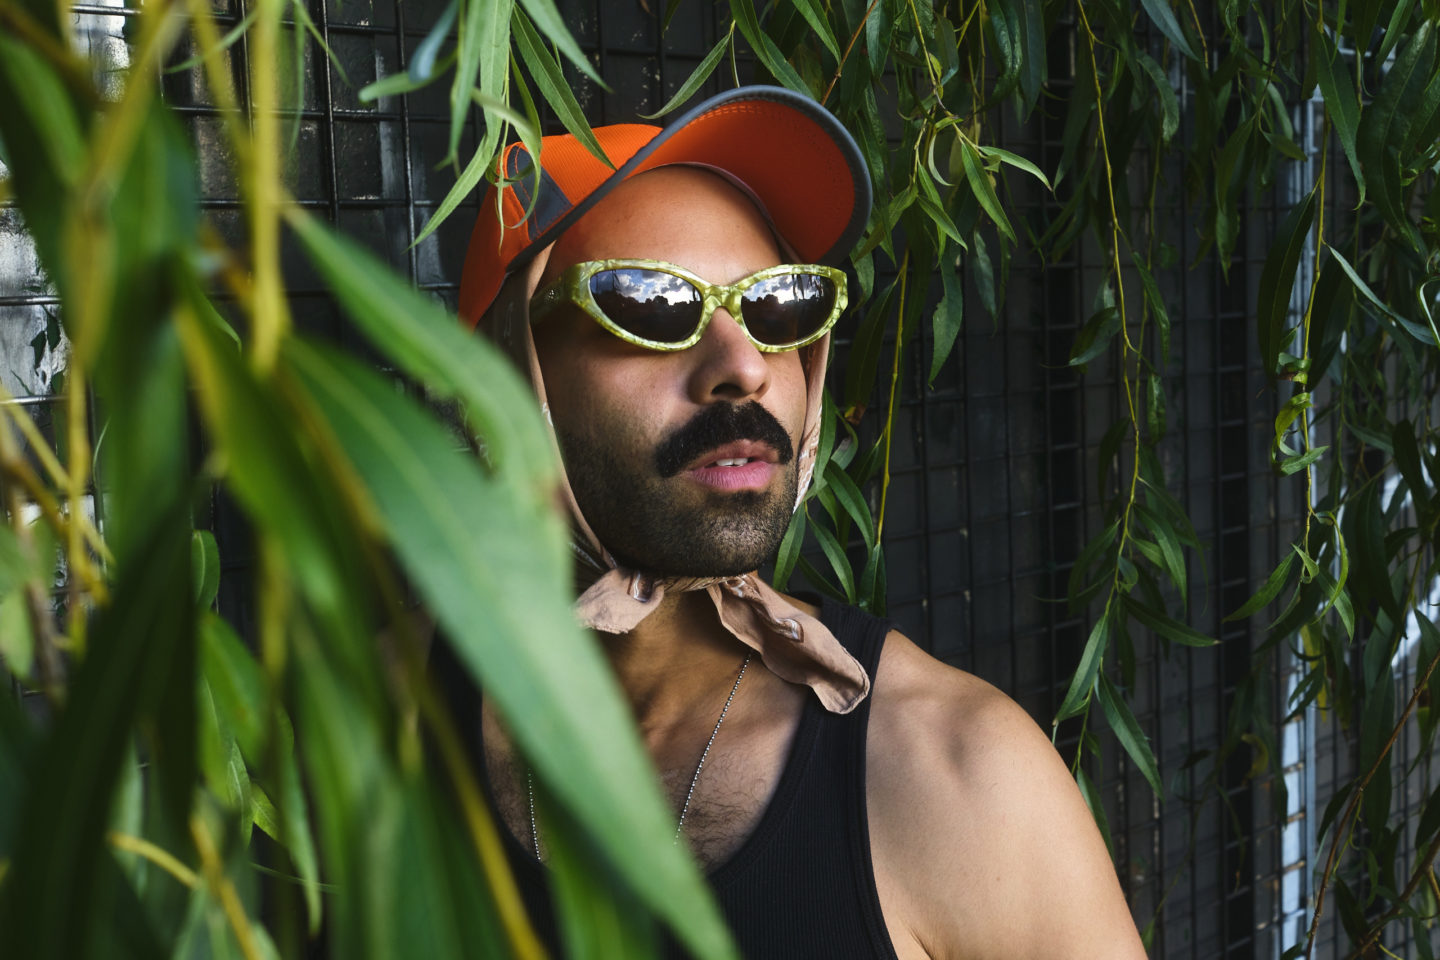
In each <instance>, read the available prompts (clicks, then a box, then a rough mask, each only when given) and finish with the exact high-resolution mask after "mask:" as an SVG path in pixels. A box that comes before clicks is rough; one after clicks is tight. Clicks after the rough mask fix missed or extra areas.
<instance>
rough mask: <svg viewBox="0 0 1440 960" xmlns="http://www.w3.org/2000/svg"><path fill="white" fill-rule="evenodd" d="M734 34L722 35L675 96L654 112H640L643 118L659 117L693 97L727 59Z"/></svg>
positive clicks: (652, 118)
mask: <svg viewBox="0 0 1440 960" xmlns="http://www.w3.org/2000/svg"><path fill="white" fill-rule="evenodd" d="M734 36H735V34H734V32H733V31H731V32H727V33H726V34H725V36H723V37H721V38H720V40H719V41H718V42H717V43H716V44H715V46H714V47H712V48H710V52H709V53H707V54H705V59H704V60H701V61H700V65H699V66H697V67H696V68H695V69H694V71H692V72H691V74H690V76H688V77H686V78H685V82H684V83H682V84H680V89H679V90H676V91H675V96H673V97H671V98H670V101H669V102H668V103H666V104H665V106H663V107H661V108H660V109H659V110H656V111H655V112H654V113H642V114H640V117H641V119H643V120H654V119H656V118H657V117H663V116H665V114H667V113H669V112H670V111H671V110H674V109H675V108H676V107H678V106H680V105H681V104H682V103H684V102H685V101H686V100H689V99H690V98H691V97H693V96H694V95H695V91H696V90H699V89H700V87H701V86H703V85H704V83H705V81H706V80H709V79H710V74H712V73H714V72H715V68H716V67H717V66H719V65H720V61H721V60H723V59H725V51H726V50H728V49H729V47H730V44H731V42H732V40H733V39H734Z"/></svg>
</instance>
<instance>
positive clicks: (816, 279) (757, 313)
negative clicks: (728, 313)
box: [740, 273, 835, 346]
mask: <svg viewBox="0 0 1440 960" xmlns="http://www.w3.org/2000/svg"><path fill="white" fill-rule="evenodd" d="M741 301H742V302H741V306H740V312H741V313H742V314H743V315H744V317H745V329H746V330H749V331H750V335H751V336H752V337H754V338H755V339H756V340H759V341H760V342H761V343H768V344H771V345H774V346H781V345H784V344H789V343H795V342H797V341H799V340H804V339H805V338H806V337H809V336H810V335H811V334H813V333H815V331H817V330H819V329H820V328H821V327H823V326H824V325H825V321H826V320H828V319H830V313H831V311H832V310H833V309H834V308H835V284H834V283H832V282H831V280H830V278H829V277H823V276H820V275H818V274H809V273H802V274H786V275H784V276H779V277H770V278H769V279H767V280H761V281H760V282H759V283H757V284H755V285H753V286H751V287H750V288H749V289H747V290H746V291H745V293H744V295H743V296H742V298H741Z"/></svg>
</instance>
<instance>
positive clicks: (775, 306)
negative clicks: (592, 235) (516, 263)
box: [530, 260, 849, 353]
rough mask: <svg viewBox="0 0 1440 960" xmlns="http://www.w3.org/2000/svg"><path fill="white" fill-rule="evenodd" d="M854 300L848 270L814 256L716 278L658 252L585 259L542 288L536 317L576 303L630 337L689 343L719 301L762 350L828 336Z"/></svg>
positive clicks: (679, 345)
mask: <svg viewBox="0 0 1440 960" xmlns="http://www.w3.org/2000/svg"><path fill="white" fill-rule="evenodd" d="M848 300H849V297H848V295H847V293H846V289H845V271H843V270H841V269H840V268H838V267H827V266H822V265H819V264H813V263H783V264H780V265H779V266H775V267H766V268H765V269H764V270H761V271H759V272H758V273H752V274H750V276H748V277H745V278H744V279H743V280H737V281H735V282H734V283H722V284H715V283H707V282H706V281H704V280H702V279H700V278H699V277H697V276H695V274H693V273H691V272H690V271H688V270H686V269H684V268H683V267H677V266H675V265H674V264H673V263H665V262H663V261H660V260H586V261H583V262H581V263H577V264H575V265H573V266H571V267H568V268H566V270H565V272H563V273H561V274H560V276H558V277H556V278H555V279H554V280H552V281H550V282H549V283H547V284H546V285H545V286H544V287H542V288H540V289H539V290H538V291H536V293H535V296H534V297H533V298H531V300H530V319H531V322H532V323H538V322H539V321H540V320H542V319H544V318H545V317H546V316H547V315H549V314H550V313H552V312H554V311H555V310H556V309H558V308H559V307H561V306H563V305H564V304H574V305H575V306H577V307H579V308H580V309H581V310H583V311H585V313H587V314H589V315H590V316H591V317H593V318H594V319H595V321H596V322H597V323H599V324H600V325H601V326H602V327H604V328H605V329H606V330H609V331H610V332H611V333H613V334H615V336H617V337H619V338H620V339H621V340H624V341H625V342H626V343H633V344H635V345H636V346H639V347H648V348H649V349H651V350H684V349H685V348H686V347H693V346H694V345H695V344H697V343H699V342H700V337H701V336H703V335H704V333H705V328H706V327H707V326H708V325H709V324H710V318H711V317H712V316H714V315H715V310H716V308H717V307H724V308H725V311H726V312H727V313H729V314H730V316H732V317H734V318H735V320H736V321H737V322H738V323H739V324H740V326H741V327H742V328H743V329H744V331H745V335H746V336H747V337H749V338H750V342H751V343H753V344H754V345H755V348H756V349H757V350H760V351H761V352H764V353H780V352H782V351H785V350H794V349H796V348H797V347H803V346H805V345H806V344H807V343H814V342H815V341H816V340H819V339H820V338H821V337H823V336H824V335H825V333H826V332H827V331H828V330H829V329H830V328H831V327H833V326H834V325H835V321H836V320H837V319H839V317H840V314H841V313H842V312H844V310H845V304H846V303H847V302H848Z"/></svg>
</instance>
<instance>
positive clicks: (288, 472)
mask: <svg viewBox="0 0 1440 960" xmlns="http://www.w3.org/2000/svg"><path fill="white" fill-rule="evenodd" d="M180 331H181V335H182V339H183V341H184V345H185V354H186V360H187V363H188V366H189V368H190V371H191V376H192V378H193V379H194V381H195V384H196V394H197V396H198V397H199V400H200V407H201V410H202V412H203V413H204V416H205V420H206V422H207V424H208V426H209V429H210V432H211V436H212V438H213V441H214V443H215V446H216V448H217V449H218V450H219V451H221V453H222V454H223V455H224V457H225V462H226V465H227V467H228V472H227V476H226V479H227V489H228V491H229V492H230V494H231V495H233V496H234V497H235V499H236V500H237V501H238V502H239V504H240V505H241V507H242V508H243V509H244V510H245V511H246V513H247V515H248V516H249V519H250V521H251V522H252V523H253V524H254V525H255V526H256V527H257V528H259V530H260V531H262V532H264V533H269V534H273V535H274V536H275V538H276V540H277V542H278V543H280V544H281V545H282V549H283V555H284V558H285V561H286V564H287V567H288V573H289V574H290V575H291V576H292V577H293V578H294V582H295V584H296V586H297V587H298V588H299V590H300V593H301V595H302V596H303V597H305V598H306V599H307V600H308V601H309V603H311V604H313V606H314V609H315V612H316V614H317V616H318V617H319V619H320V620H321V622H322V623H324V624H325V625H326V627H327V629H329V630H331V631H332V632H333V633H334V634H335V635H336V636H357V635H359V634H361V633H362V632H363V630H362V629H361V628H360V627H359V625H358V619H359V617H360V615H361V612H362V611H363V609H365V597H364V595H363V593H362V588H361V587H360V586H359V585H360V584H362V583H363V582H364V579H365V578H364V577H363V576H362V575H361V574H360V572H359V570H358V566H357V564H358V558H359V556H360V550H359V549H358V547H357V546H356V543H355V530H354V529H353V524H352V523H349V522H347V521H346V520H345V519H342V518H341V516H340V515H339V512H338V509H337V505H336V503H335V500H334V498H333V497H331V496H329V495H328V494H329V491H327V490H322V489H321V488H320V487H319V485H317V483H316V482H315V474H314V472H313V471H312V469H311V466H310V462H309V460H308V451H306V450H305V448H304V446H303V445H302V442H301V441H300V439H299V438H298V437H297V436H296V432H295V429H294V427H295V416H294V413H293V411H291V410H289V409H286V408H283V407H282V406H281V404H280V400H279V396H278V395H277V392H276V391H275V390H274V388H273V384H267V385H265V386H262V385H261V384H260V382H258V380H257V378H256V377H255V374H254V372H253V371H252V370H251V368H250V367H249V366H248V365H247V364H245V363H244V362H243V361H242V359H241V358H240V357H239V356H237V355H236V353H235V351H234V349H233V345H232V344H230V343H229V341H227V340H223V339H222V338H221V334H219V333H218V332H217V331H215V330H214V328H213V327H210V326H208V325H206V324H204V323H201V322H200V321H199V320H198V319H196V318H194V317H190V318H188V322H185V323H182V324H181V325H180ZM186 558H187V563H186V572H187V574H188V572H189V562H188V560H189V551H188V547H187V551H186Z"/></svg>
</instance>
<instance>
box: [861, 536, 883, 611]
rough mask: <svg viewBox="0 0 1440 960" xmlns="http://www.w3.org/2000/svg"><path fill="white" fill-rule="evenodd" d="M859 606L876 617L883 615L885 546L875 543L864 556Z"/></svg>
mask: <svg viewBox="0 0 1440 960" xmlns="http://www.w3.org/2000/svg"><path fill="white" fill-rule="evenodd" d="M860 608H861V609H862V610H866V611H868V612H869V613H872V614H874V615H875V616H877V617H883V616H884V615H885V608H886V577H885V548H884V545H883V544H880V543H877V544H875V545H874V546H873V547H871V548H870V555H869V556H868V557H866V558H865V569H864V570H863V571H861V573H860Z"/></svg>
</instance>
